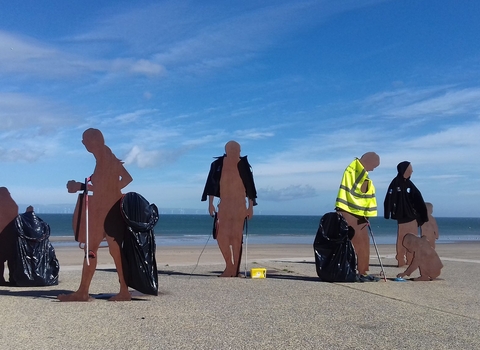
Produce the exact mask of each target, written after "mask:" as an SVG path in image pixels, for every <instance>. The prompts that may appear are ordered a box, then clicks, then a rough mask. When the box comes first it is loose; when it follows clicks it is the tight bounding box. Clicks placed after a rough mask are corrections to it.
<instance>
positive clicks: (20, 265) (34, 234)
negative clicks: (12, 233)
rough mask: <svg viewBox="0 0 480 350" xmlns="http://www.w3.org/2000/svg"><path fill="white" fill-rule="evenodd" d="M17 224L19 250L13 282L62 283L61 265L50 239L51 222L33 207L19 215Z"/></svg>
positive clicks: (32, 284)
mask: <svg viewBox="0 0 480 350" xmlns="http://www.w3.org/2000/svg"><path fill="white" fill-rule="evenodd" d="M15 228H16V230H17V240H16V254H15V258H14V260H13V265H12V268H13V271H11V272H10V282H11V283H12V284H13V285H16V286H19V287H39V286H52V285H56V284H58V272H59V270H60V266H59V264H58V260H57V257H56V255H55V249H54V248H53V246H52V244H51V243H50V240H49V237H50V226H49V225H48V224H47V223H46V222H45V221H43V220H42V219H40V218H39V217H38V216H37V215H35V213H34V212H33V211H27V212H25V213H23V214H20V215H18V216H17V218H16V219H15Z"/></svg>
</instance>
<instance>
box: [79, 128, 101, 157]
mask: <svg viewBox="0 0 480 350" xmlns="http://www.w3.org/2000/svg"><path fill="white" fill-rule="evenodd" d="M82 143H83V144H84V145H85V148H86V149H87V151H89V152H90V153H95V150H97V149H99V148H100V147H103V146H105V139H104V138H103V134H102V132H101V131H100V130H98V129H93V128H90V129H87V130H85V131H84V132H83V138H82Z"/></svg>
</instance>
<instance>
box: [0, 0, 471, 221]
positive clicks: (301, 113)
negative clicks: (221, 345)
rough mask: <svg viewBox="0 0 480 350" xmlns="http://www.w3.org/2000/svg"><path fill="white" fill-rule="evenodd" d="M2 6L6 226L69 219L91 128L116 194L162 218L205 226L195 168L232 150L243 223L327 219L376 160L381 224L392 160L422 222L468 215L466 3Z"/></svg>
mask: <svg viewBox="0 0 480 350" xmlns="http://www.w3.org/2000/svg"><path fill="white" fill-rule="evenodd" d="M0 5H1V8H2V11H1V12H0V186H3V187H7V188H8V190H9V191H10V193H11V195H12V198H13V199H14V200H15V202H16V203H17V204H19V206H20V208H19V209H20V211H23V210H24V208H23V207H22V205H29V204H33V205H35V206H36V208H37V211H38V210H42V211H44V212H46V211H48V208H53V207H55V208H57V207H60V208H65V210H70V209H67V208H71V207H74V205H75V202H76V195H75V194H70V193H68V192H67V190H66V183H67V181H68V180H72V179H74V180H77V181H83V179H84V178H85V177H87V176H89V175H90V174H91V173H92V172H93V169H94V167H95V159H94V157H93V156H92V154H91V153H89V152H87V151H86V149H85V148H84V146H83V144H82V143H81V139H82V133H83V131H84V130H86V129H87V128H90V127H93V128H98V129H100V130H101V131H102V133H103V134H104V137H105V141H106V144H107V145H108V146H109V147H110V148H111V149H112V151H113V153H114V154H115V155H116V156H117V157H118V158H120V159H122V160H123V161H124V162H125V164H124V165H125V167H126V169H127V170H128V172H129V173H130V174H131V175H132V177H133V182H132V183H131V184H130V185H128V186H127V187H126V188H125V189H124V191H125V192H130V191H135V192H138V193H140V194H141V195H143V196H144V197H145V198H146V199H147V200H149V201H150V202H152V203H155V204H156V205H157V206H158V207H159V208H160V209H161V210H162V212H164V213H169V212H172V213H173V212H188V213H191V212H195V213H200V214H203V213H205V214H206V213H207V207H208V205H207V203H206V202H201V201H200V199H201V195H202V192H203V187H204V185H205V179H206V177H207V174H208V170H209V167H210V163H211V162H212V161H213V160H214V157H215V156H221V155H222V154H223V152H224V145H225V143H227V142H228V141H230V140H235V141H237V142H239V143H240V145H241V148H242V155H248V160H249V162H250V164H251V165H252V168H253V174H254V179H255V184H256V188H257V192H258V206H256V207H255V214H275V215H319V216H321V215H323V214H324V213H326V212H329V211H332V210H333V209H334V205H335V199H336V195H337V191H338V186H339V184H340V180H341V177H342V174H343V171H344V170H345V168H346V167H347V165H348V164H349V163H350V162H351V161H352V160H353V159H354V158H355V157H360V156H361V155H362V154H363V153H365V152H369V151H374V152H376V153H378V154H379V156H380V159H381V163H380V166H379V167H378V168H376V169H375V170H374V171H372V172H370V174H369V175H370V178H371V179H372V181H373V183H374V184H375V187H376V194H377V202H378V207H379V212H378V215H379V216H382V215H383V200H384V198H385V194H386V189H387V188H388V185H389V183H390V181H391V180H392V179H393V178H394V177H395V176H396V174H397V170H396V166H397V164H398V163H400V162H402V161H405V160H407V161H410V162H411V163H412V166H413V171H414V172H413V175H412V177H411V180H412V181H413V182H414V184H415V185H416V186H417V188H418V189H419V190H420V191H421V193H422V195H423V197H424V199H425V201H428V202H431V203H432V204H433V206H434V213H433V214H434V216H438V217H445V216H447V217H448V216H450V217H456V216H458V217H479V216H480V209H479V204H480V200H479V198H480V161H479V154H480V44H479V40H478V37H479V35H480V21H479V20H478V18H480V2H478V1H465V0H460V1H449V0H422V1H418V0H403V1H398V0H392V1H381V0H362V1H358V0H351V1H348V0H330V1H326V0H325V1H321V0H317V1H303V0H297V1H290V0H288V1H285V0H264V1H256V0H252V1H251V0H242V1H221V0H202V1H194V0H191V1H184V0H172V1H145V0H138V1H134V2H133V1H126V0H115V1H112V0H106V1H91V0H83V1H63V0H50V1H48V2H39V1H35V0H29V1H27V0H25V1H21V2H20V1H10V0H9V1H6V0H0ZM55 210H57V209H55Z"/></svg>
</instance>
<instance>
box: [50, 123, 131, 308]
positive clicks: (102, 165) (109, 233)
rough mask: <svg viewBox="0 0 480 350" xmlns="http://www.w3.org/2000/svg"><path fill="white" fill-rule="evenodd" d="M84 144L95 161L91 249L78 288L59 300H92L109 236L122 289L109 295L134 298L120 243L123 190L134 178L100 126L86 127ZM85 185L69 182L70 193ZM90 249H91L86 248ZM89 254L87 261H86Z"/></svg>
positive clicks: (91, 210) (91, 197) (114, 298)
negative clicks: (103, 245)
mask: <svg viewBox="0 0 480 350" xmlns="http://www.w3.org/2000/svg"><path fill="white" fill-rule="evenodd" d="M82 143H83V144H84V145H85V148H86V149H87V151H88V152H90V153H92V154H93V156H94V157H95V160H96V165H95V170H94V172H93V174H92V176H91V178H90V180H91V184H88V185H87V186H88V191H91V192H93V195H91V196H89V197H90V198H89V199H88V206H89V208H88V210H89V213H90V215H89V221H88V236H89V245H88V249H87V247H85V259H84V262H83V270H82V279H81V282H80V286H79V288H78V290H77V291H76V292H74V293H71V294H61V295H59V296H58V299H60V301H89V300H91V299H90V296H89V293H88V291H89V288H90V283H91V281H92V278H93V275H94V273H95V269H96V266H97V258H96V257H97V251H98V247H99V246H100V243H101V241H102V240H103V239H104V238H106V240H107V243H108V248H109V251H110V254H111V256H112V257H113V260H114V262H115V267H116V269H117V274H118V279H119V282H120V292H119V293H118V294H117V295H115V296H113V297H112V298H110V300H113V301H127V300H131V295H130V292H129V291H128V286H127V284H126V282H125V279H124V275H123V268H122V257H121V250H120V248H121V244H122V240H123V236H124V233H125V229H126V226H125V223H124V221H123V218H122V216H121V211H120V200H121V197H122V192H121V190H122V189H123V188H124V187H125V186H127V185H128V184H129V183H130V182H131V181H132V177H131V176H130V174H129V173H128V172H127V170H126V169H125V168H124V166H123V162H121V161H120V160H119V159H118V158H117V157H115V155H114V154H113V153H112V151H111V150H110V148H109V147H107V146H106V145H105V141H104V138H103V135H102V133H101V132H100V130H98V129H92V128H91V129H87V130H85V132H84V133H83V140H82ZM85 185H86V184H84V183H81V182H77V181H74V180H71V181H68V183H67V189H68V192H69V193H76V192H78V191H81V190H84V186H85ZM87 250H88V251H87ZM87 254H88V258H89V259H88V261H87Z"/></svg>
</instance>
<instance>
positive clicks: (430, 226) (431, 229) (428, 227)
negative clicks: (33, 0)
mask: <svg viewBox="0 0 480 350" xmlns="http://www.w3.org/2000/svg"><path fill="white" fill-rule="evenodd" d="M425 205H426V206H427V214H428V221H427V222H425V223H424V224H423V225H422V226H421V227H420V232H421V234H422V237H423V236H425V237H427V239H428V241H429V242H430V245H431V246H432V248H433V249H435V240H437V239H438V235H439V233H438V225H437V220H435V218H434V217H433V215H432V214H433V205H432V203H428V202H427V203H425Z"/></svg>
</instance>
